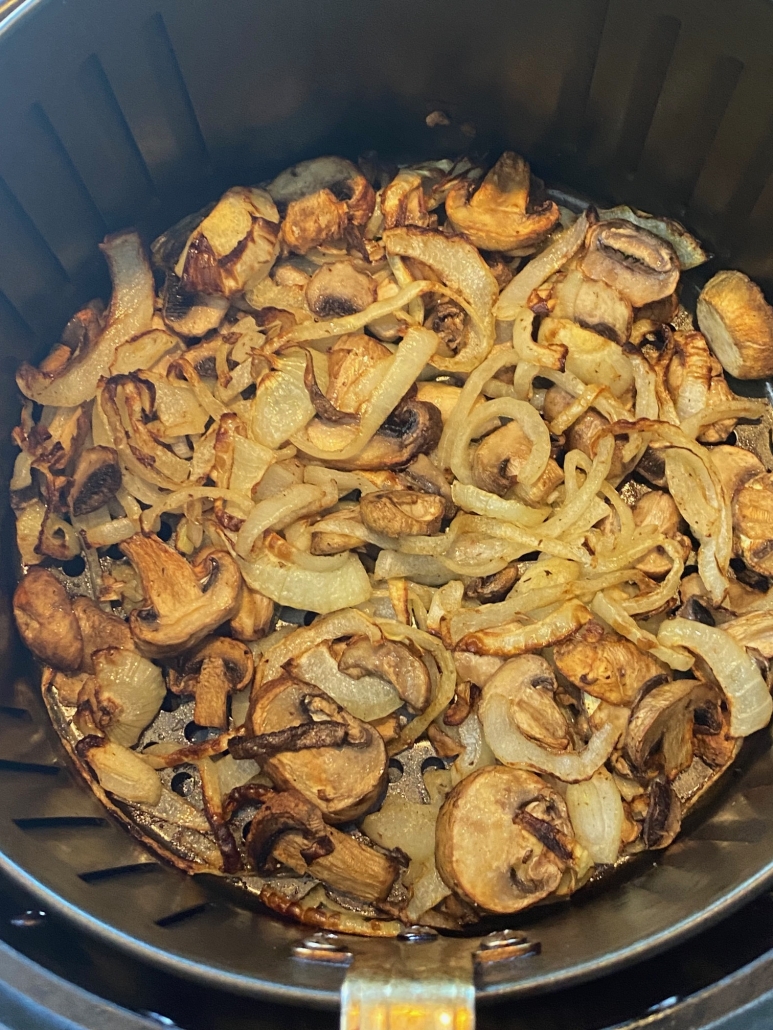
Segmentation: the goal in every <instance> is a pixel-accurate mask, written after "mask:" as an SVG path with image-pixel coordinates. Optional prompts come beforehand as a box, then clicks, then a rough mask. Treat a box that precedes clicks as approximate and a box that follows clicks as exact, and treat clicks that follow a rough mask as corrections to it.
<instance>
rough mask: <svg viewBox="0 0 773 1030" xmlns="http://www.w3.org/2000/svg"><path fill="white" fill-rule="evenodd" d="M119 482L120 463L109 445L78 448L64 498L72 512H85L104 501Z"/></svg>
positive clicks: (79, 513)
mask: <svg viewBox="0 0 773 1030" xmlns="http://www.w3.org/2000/svg"><path fill="white" fill-rule="evenodd" d="M120 485H121V466H120V465H119V464H118V454H117V452H116V451H115V450H114V449H113V448H112V447H101V446H99V447H89V448H87V449H86V450H85V451H81V453H80V455H79V457H78V460H77V462H76V463H75V470H74V471H73V474H72V481H71V483H70V485H69V488H68V491H67V502H68V504H69V507H70V511H71V512H72V513H73V515H87V514H88V513H89V512H92V511H96V510H97V508H101V507H102V505H103V504H107V502H108V501H109V500H110V498H111V497H114V496H115V492H116V490H117V489H118V488H119V486H120Z"/></svg>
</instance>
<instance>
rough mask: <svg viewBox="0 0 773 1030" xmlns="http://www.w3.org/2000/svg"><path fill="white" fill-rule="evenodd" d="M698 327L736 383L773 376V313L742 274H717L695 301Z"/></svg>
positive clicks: (763, 298) (754, 285)
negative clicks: (739, 380)
mask: <svg viewBox="0 0 773 1030" xmlns="http://www.w3.org/2000/svg"><path fill="white" fill-rule="evenodd" d="M697 314H698V325H699V326H700V328H701V332H702V333H704V334H705V336H706V339H707V340H708V342H709V346H710V347H711V349H712V351H713V352H714V354H716V356H717V358H718V359H719V361H720V362H721V364H722V367H723V368H725V369H726V370H727V371H728V372H729V373H730V375H733V376H735V377H736V378H737V379H763V378H765V377H766V376H769V375H773V310H772V309H771V307H770V305H769V304H768V303H767V301H766V300H765V297H764V296H763V294H762V290H761V289H760V288H759V286H757V284H756V283H753V282H752V281H751V279H749V278H748V277H747V276H745V275H744V274H743V272H717V274H716V275H715V276H714V278H713V279H710V280H709V281H708V282H707V283H706V285H705V286H704V287H703V289H702V290H701V294H700V297H699V298H698V310H697Z"/></svg>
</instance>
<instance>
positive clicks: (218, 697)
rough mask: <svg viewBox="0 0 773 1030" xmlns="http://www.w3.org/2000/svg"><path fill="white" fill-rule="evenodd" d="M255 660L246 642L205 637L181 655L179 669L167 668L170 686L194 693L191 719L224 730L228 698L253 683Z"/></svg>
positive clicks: (226, 722)
mask: <svg viewBox="0 0 773 1030" xmlns="http://www.w3.org/2000/svg"><path fill="white" fill-rule="evenodd" d="M254 672H255V663H254V661H253V658H252V652H251V651H250V649H249V647H247V645H246V644H243V643H241V641H239V640H233V639H232V638H231V637H208V638H207V639H206V640H202V642H201V643H200V644H199V645H198V647H196V648H194V649H193V651H191V652H189V653H188V654H186V655H184V656H183V657H182V658H181V660H180V668H179V671H177V670H174V669H170V673H169V689H170V690H172V691H173V692H174V693H175V694H193V696H194V698H195V704H194V709H193V720H194V722H195V723H197V725H199V726H211V727H215V728H216V729H219V730H224V729H226V727H227V726H228V698H229V696H230V695H231V694H234V693H236V691H238V690H244V688H245V687H246V686H248V685H249V684H250V683H251V682H252V677H253V674H254Z"/></svg>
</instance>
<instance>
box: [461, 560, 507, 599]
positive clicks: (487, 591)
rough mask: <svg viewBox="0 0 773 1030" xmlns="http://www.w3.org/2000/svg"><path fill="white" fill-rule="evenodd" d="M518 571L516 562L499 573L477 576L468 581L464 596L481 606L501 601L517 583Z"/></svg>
mask: <svg viewBox="0 0 773 1030" xmlns="http://www.w3.org/2000/svg"><path fill="white" fill-rule="evenodd" d="M519 576H520V570H519V568H518V565H517V563H516V562H511V563H510V564H509V565H506V566H505V567H504V568H503V569H502V570H501V571H499V572H495V573H493V575H491V576H478V577H476V578H475V579H471V580H468V582H467V584H466V585H465V588H464V596H465V597H469V598H470V599H471V600H473V601H480V602H481V604H491V603H492V602H494V603H495V602H497V601H503V600H504V599H505V597H507V595H508V594H509V593H510V591H511V590H512V588H513V587H514V586H515V584H516V583H517V582H518V577H519Z"/></svg>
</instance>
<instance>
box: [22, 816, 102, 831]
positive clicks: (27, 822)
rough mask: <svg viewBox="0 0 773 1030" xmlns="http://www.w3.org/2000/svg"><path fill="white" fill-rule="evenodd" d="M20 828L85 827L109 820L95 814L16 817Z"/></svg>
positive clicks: (56, 828) (54, 828) (100, 824)
mask: <svg viewBox="0 0 773 1030" xmlns="http://www.w3.org/2000/svg"><path fill="white" fill-rule="evenodd" d="M13 821H14V823H15V824H16V825H17V826H18V827H19V829H20V830H59V829H81V828H83V829H85V828H86V827H89V828H91V827H99V826H107V825H108V823H107V820H106V819H102V818H101V817H100V816H95V815H38V816H29V817H28V818H22V819H14V820H13Z"/></svg>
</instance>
